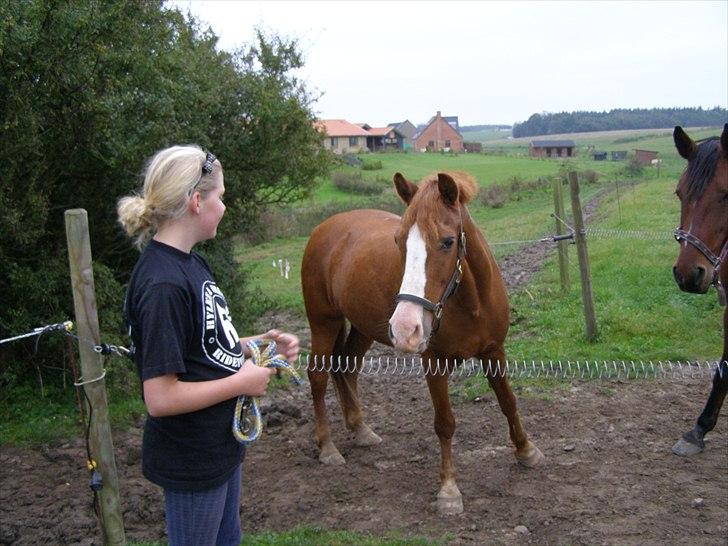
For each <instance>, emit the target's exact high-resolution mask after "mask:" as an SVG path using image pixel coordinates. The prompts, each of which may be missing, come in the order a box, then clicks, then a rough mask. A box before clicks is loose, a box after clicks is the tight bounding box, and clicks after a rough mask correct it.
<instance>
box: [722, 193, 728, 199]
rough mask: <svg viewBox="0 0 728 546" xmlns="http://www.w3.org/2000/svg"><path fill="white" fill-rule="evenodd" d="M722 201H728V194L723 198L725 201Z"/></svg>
mask: <svg viewBox="0 0 728 546" xmlns="http://www.w3.org/2000/svg"><path fill="white" fill-rule="evenodd" d="M722 201H728V193H726V194H725V195H724V196H723V199H722Z"/></svg>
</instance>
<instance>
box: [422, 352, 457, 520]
mask: <svg viewBox="0 0 728 546" xmlns="http://www.w3.org/2000/svg"><path fill="white" fill-rule="evenodd" d="M423 361H424V362H431V363H433V364H434V363H435V362H436V361H435V360H433V359H432V356H431V355H429V356H425V355H423ZM426 369H427V374H426V378H427V387H428V388H429V389H430V397H431V398H432V405H433V407H434V409H435V433H436V434H437V438H438V439H439V440H440V456H441V459H440V491H439V493H438V494H437V509H438V510H439V512H440V513H441V514H446V515H453V514H460V513H462V511H463V496H462V495H461V494H460V490H459V489H458V486H457V483H455V465H454V464H453V460H452V437H453V435H454V434H455V417H454V416H453V413H452V408H451V407H450V398H449V395H448V389H447V387H448V377H449V375H450V374H449V372H448V370H445V369H444V368H443V369H435V366H434V365H432V366H429V367H427V368H426Z"/></svg>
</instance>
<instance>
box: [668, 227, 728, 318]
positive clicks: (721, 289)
mask: <svg viewBox="0 0 728 546" xmlns="http://www.w3.org/2000/svg"><path fill="white" fill-rule="evenodd" d="M673 235H674V236H675V240H676V241H677V242H678V243H679V242H680V241H685V242H687V243H690V244H691V245H693V246H694V247H695V248H696V249H698V250H699V251H700V253H701V254H702V255H703V256H705V258H706V259H707V260H708V261H709V262H710V263H711V264H712V265H713V279H712V280H711V281H710V284H712V285H713V286H715V289H716V290H717V291H718V299H719V300H720V304H721V305H725V304H726V288H725V286H723V283H722V282H721V280H720V266H721V264H722V263H723V262H724V261H725V259H726V256H728V241H726V242H725V243H724V244H723V249H722V250H721V252H720V254H719V255H718V256H716V255H715V254H713V251H712V250H710V249H709V248H708V246H707V245H706V244H705V243H704V242H703V241H701V240H700V239H698V238H697V237H696V236H695V235H693V234H692V233H690V232H689V231H685V230H684V229H682V228H677V229H676V230H675V232H674V233H673Z"/></svg>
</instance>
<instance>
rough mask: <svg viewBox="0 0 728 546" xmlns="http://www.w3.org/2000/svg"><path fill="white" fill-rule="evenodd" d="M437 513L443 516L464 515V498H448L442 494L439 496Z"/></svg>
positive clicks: (458, 496)
mask: <svg viewBox="0 0 728 546" xmlns="http://www.w3.org/2000/svg"><path fill="white" fill-rule="evenodd" d="M437 511H438V512H440V514H442V515H443V516H456V515H458V514H462V513H463V496H462V495H461V494H460V493H458V494H457V495H456V496H454V497H446V496H444V495H442V492H440V493H438V495H437Z"/></svg>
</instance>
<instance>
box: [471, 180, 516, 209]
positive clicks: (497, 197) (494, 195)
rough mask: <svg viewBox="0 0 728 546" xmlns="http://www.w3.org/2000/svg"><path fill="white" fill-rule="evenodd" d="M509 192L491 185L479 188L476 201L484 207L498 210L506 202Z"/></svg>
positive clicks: (501, 187) (496, 185)
mask: <svg viewBox="0 0 728 546" xmlns="http://www.w3.org/2000/svg"><path fill="white" fill-rule="evenodd" d="M509 198H510V192H509V191H508V189H507V188H504V187H503V186H499V185H498V184H493V185H492V186H488V187H487V188H481V189H480V191H479V192H478V199H480V202H481V203H482V204H483V205H485V206H486V207H491V208H494V209H499V208H501V207H502V206H503V205H505V204H506V203H507V202H508V199H509Z"/></svg>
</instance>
